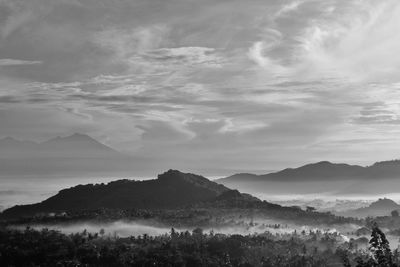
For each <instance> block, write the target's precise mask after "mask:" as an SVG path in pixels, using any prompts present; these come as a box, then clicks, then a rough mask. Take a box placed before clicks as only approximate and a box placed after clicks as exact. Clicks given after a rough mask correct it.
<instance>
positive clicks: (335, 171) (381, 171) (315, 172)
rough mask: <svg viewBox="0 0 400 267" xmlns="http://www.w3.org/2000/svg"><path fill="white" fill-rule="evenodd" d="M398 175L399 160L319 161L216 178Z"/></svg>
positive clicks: (224, 181)
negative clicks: (360, 163)
mask: <svg viewBox="0 0 400 267" xmlns="http://www.w3.org/2000/svg"><path fill="white" fill-rule="evenodd" d="M396 177H400V160H392V161H383V162H377V163H375V164H373V165H371V166H367V167H362V166H358V165H349V164H344V163H331V162H329V161H321V162H317V163H312V164H307V165H304V166H301V167H299V168H287V169H284V170H282V171H278V172H273V173H268V174H262V175H256V174H251V173H238V174H234V175H231V176H228V177H226V178H222V179H218V180H217V182H219V183H222V184H228V183H234V182H244V181H245V182H260V181H304V180H311V181H312V180H330V179H336V180H338V179H348V178H352V179H353V178H358V179H365V178H396Z"/></svg>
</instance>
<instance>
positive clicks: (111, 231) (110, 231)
mask: <svg viewBox="0 0 400 267" xmlns="http://www.w3.org/2000/svg"><path fill="white" fill-rule="evenodd" d="M278 225H279V226H278ZM26 226H27V225H23V226H17V227H16V228H17V229H20V230H22V229H25V228H26ZM29 227H31V228H34V229H37V230H40V229H44V228H47V229H52V230H57V231H61V232H63V233H66V234H71V233H78V232H83V231H85V230H86V231H87V232H88V233H99V232H100V230H101V229H103V230H104V234H105V235H109V236H119V237H129V236H139V235H143V234H147V235H150V236H156V235H163V234H167V233H170V232H171V228H172V227H167V226H160V225H154V224H153V223H151V222H145V221H138V222H129V221H115V222H111V223H110V222H109V223H93V222H86V223H82V222H79V223H68V224H34V225H29ZM358 228H360V226H358V225H355V224H347V225H336V226H334V227H322V226H321V227H314V226H313V227H310V226H306V225H304V226H299V225H293V224H287V223H282V222H278V221H275V220H261V221H253V226H250V225H246V226H229V227H207V228H203V231H204V232H205V233H208V232H210V231H213V232H214V233H221V234H228V235H230V234H241V235H247V234H256V233H258V234H260V233H264V232H266V231H267V232H270V233H272V234H290V233H293V232H294V231H296V232H297V233H299V234H300V233H301V232H302V231H303V230H304V231H306V232H309V231H310V230H312V231H317V230H319V231H321V232H330V233H333V232H338V233H342V232H343V233H351V232H354V231H355V230H357V229H358ZM174 229H175V230H176V231H178V232H184V231H190V232H191V231H192V230H193V229H194V228H179V227H177V228H175V227H174ZM342 237H343V239H344V240H345V241H346V240H348V238H347V237H346V235H345V234H343V235H342Z"/></svg>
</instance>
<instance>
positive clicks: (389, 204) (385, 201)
mask: <svg viewBox="0 0 400 267" xmlns="http://www.w3.org/2000/svg"><path fill="white" fill-rule="evenodd" d="M370 207H371V208H399V204H397V203H396V202H394V201H393V200H391V199H389V198H380V199H378V200H377V201H375V202H373V203H371V205H370Z"/></svg>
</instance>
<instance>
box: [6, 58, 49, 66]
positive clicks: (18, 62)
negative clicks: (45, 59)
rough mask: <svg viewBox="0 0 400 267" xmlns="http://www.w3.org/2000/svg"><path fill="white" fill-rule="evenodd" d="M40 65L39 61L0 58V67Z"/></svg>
mask: <svg viewBox="0 0 400 267" xmlns="http://www.w3.org/2000/svg"><path fill="white" fill-rule="evenodd" d="M37 64H42V62H41V61H30V60H20V59H11V58H0V66H3V67H4V66H20V65H37Z"/></svg>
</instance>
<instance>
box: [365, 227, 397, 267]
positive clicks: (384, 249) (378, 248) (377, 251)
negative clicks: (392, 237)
mask: <svg viewBox="0 0 400 267" xmlns="http://www.w3.org/2000/svg"><path fill="white" fill-rule="evenodd" d="M369 249H370V251H371V252H372V254H373V258H374V260H375V262H376V263H377V264H378V266H382V267H386V266H388V267H392V266H394V265H393V256H392V251H391V250H390V246H389V241H388V240H387V239H386V236H385V234H384V233H383V232H382V231H381V229H379V228H378V226H377V225H376V224H374V225H373V227H372V234H371V240H370V241H369Z"/></svg>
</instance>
